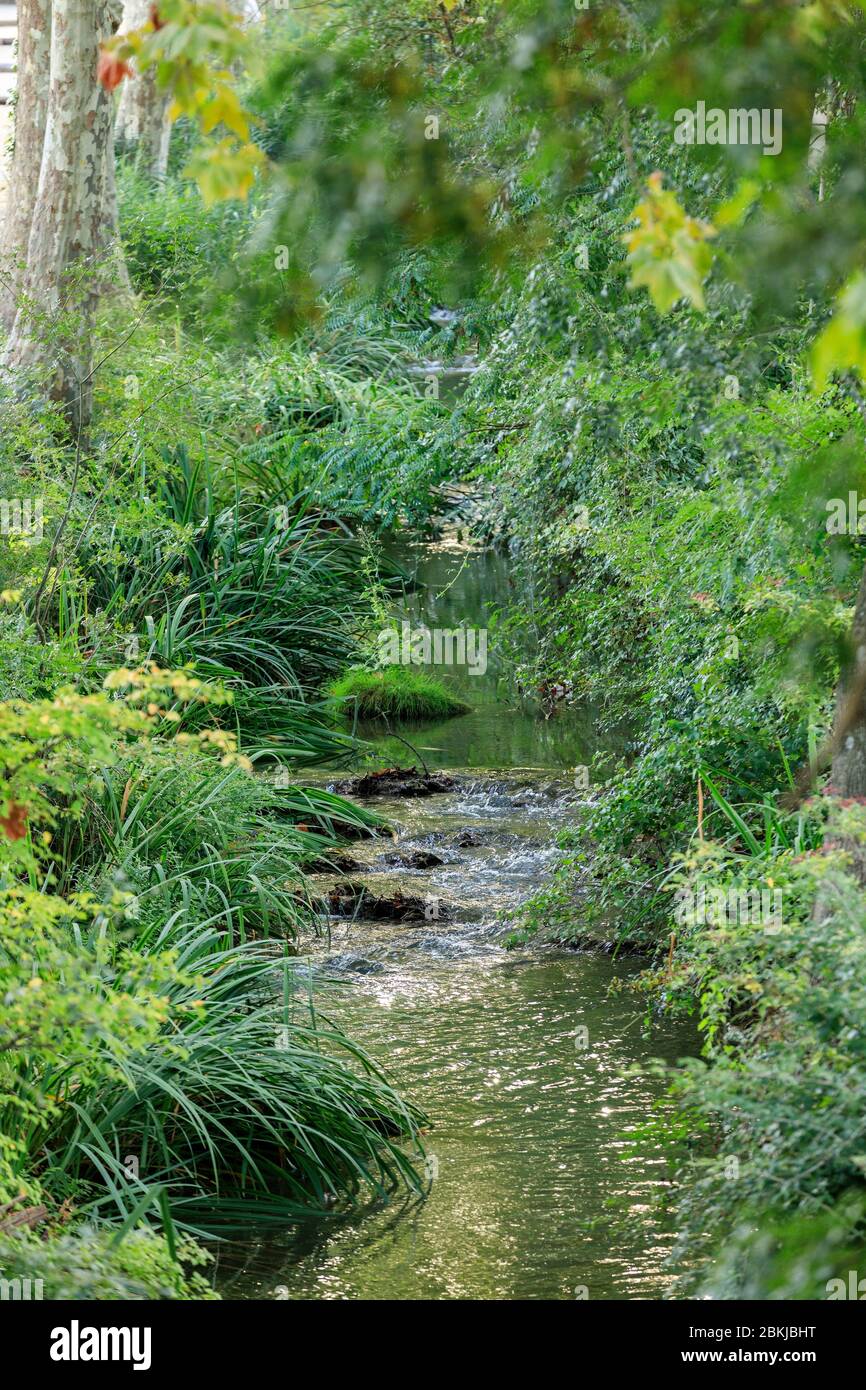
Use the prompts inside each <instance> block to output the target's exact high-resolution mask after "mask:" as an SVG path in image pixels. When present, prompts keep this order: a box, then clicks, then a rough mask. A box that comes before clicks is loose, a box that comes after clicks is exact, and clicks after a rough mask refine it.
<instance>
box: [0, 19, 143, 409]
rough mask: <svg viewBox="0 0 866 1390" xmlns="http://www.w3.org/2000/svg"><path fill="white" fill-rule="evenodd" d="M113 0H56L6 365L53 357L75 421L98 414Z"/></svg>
mask: <svg viewBox="0 0 866 1390" xmlns="http://www.w3.org/2000/svg"><path fill="white" fill-rule="evenodd" d="M115 19H116V14H115V13H114V11H113V6H112V0H53V23H52V33H51V69H50V82H49V91H48V113H47V119H46V126H45V140H44V145H43V151H42V163H41V168H40V173H39V184H38V188H37V191H36V198H35V203H34V208H33V218H32V223H31V228H30V235H29V239H28V245H27V271H26V275H25V277H24V292H25V299H24V301H23V302H22V304H21V305H20V307H19V309H18V312H17V314H16V316H15V322H14V324H13V328H12V333H11V335H10V339H9V345H8V348H7V356H6V365H7V366H8V367H10V368H13V369H21V368H26V367H29V366H33V365H36V364H37V363H38V364H46V365H49V364H50V375H51V383H50V393H51V395H52V397H53V398H54V399H56V400H61V401H63V402H64V403H65V404H66V405H67V407H68V408H69V412H70V415H71V418H72V422H73V426H74V427H81V426H82V425H84V424H86V423H87V421H88V420H89V418H90V405H91V397H92V389H91V383H90V357H91V342H92V333H91V327H90V326H91V319H92V313H93V309H94V305H95V300H96V298H97V295H98V291H99V287H100V276H101V270H100V266H99V260H100V257H101V255H102V254H103V253H104V249H105V193H106V182H107V179H106V171H107V160H108V159H109V158H111V157H112V154H111V144H112V140H111V127H112V115H113V111H112V106H113V103H112V100H111V96H110V94H109V93H108V92H106V91H105V89H104V88H103V87H102V85H101V83H100V82H99V81H98V80H97V76H96V69H97V59H98V52H99V45H100V43H101V42H104V41H105V40H106V39H107V38H108V37H109V36H110V35H111V33H112V32H113V30H114V21H115Z"/></svg>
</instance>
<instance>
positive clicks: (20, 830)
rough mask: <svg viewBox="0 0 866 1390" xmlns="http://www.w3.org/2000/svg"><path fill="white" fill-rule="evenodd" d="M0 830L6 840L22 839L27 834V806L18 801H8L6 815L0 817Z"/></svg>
mask: <svg viewBox="0 0 866 1390" xmlns="http://www.w3.org/2000/svg"><path fill="white" fill-rule="evenodd" d="M0 830H2V831H3V834H4V835H5V836H6V838H7V840H23V839H24V836H25V835H26V834H27V807H26V806H22V805H21V803H20V801H10V803H9V814H8V816H6V817H0Z"/></svg>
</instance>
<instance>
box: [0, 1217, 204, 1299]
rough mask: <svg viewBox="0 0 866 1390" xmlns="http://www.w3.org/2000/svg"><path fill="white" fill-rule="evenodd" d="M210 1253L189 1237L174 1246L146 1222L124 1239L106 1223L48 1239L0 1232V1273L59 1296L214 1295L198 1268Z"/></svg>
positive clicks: (45, 1295) (50, 1296) (49, 1295)
mask: <svg viewBox="0 0 866 1390" xmlns="http://www.w3.org/2000/svg"><path fill="white" fill-rule="evenodd" d="M209 1258H210V1257H209V1256H208V1255H207V1254H205V1252H204V1251H203V1250H202V1249H201V1248H200V1247H199V1246H197V1245H196V1244H195V1243H194V1242H193V1241H191V1240H189V1239H181V1240H179V1241H178V1242H177V1247H176V1249H175V1250H174V1251H173V1250H172V1249H171V1248H170V1246H169V1244H168V1242H167V1241H166V1239H165V1238H164V1237H163V1236H160V1235H157V1233H156V1232H154V1231H150V1230H148V1229H146V1228H143V1229H139V1230H135V1231H130V1232H128V1233H127V1234H126V1235H125V1236H124V1237H123V1239H122V1240H118V1239H117V1235H116V1233H115V1232H113V1231H112V1230H111V1229H110V1228H103V1229H99V1228H98V1227H93V1226H82V1227H78V1228H77V1229H75V1230H70V1231H65V1232H63V1233H61V1234H58V1235H55V1236H53V1237H51V1238H49V1239H44V1238H40V1237H38V1236H36V1235H28V1234H24V1235H22V1236H18V1237H16V1238H15V1239H9V1238H7V1237H5V1236H0V1278H3V1279H10V1280H12V1279H22V1280H23V1279H30V1280H31V1281H33V1280H35V1279H41V1281H42V1289H41V1292H42V1297H43V1298H46V1299H54V1300H61V1301H66V1300H73V1301H77V1300H79V1299H81V1300H86V1299H90V1300H95V1301H99V1302H103V1301H105V1300H117V1301H122V1302H131V1301H137V1300H140V1299H157V1298H172V1299H187V1300H188V1299H195V1300H196V1301H199V1300H201V1299H213V1298H216V1297H217V1295H216V1294H215V1293H214V1292H213V1291H212V1289H211V1287H210V1284H209V1283H208V1281H207V1279H206V1278H205V1277H204V1275H203V1274H202V1273H201V1272H200V1268H201V1267H202V1266H206V1265H207V1263H208V1261H209ZM31 1288H32V1282H31Z"/></svg>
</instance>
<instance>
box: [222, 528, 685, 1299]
mask: <svg viewBox="0 0 866 1390" xmlns="http://www.w3.org/2000/svg"><path fill="white" fill-rule="evenodd" d="M403 558H404V559H405V558H406V556H405V554H404V556H403ZM420 577H421V578H422V579H423V581H424V582H425V584H426V585H427V586H428V587H427V588H425V589H424V591H423V592H422V593H420V594H415V595H414V596H413V597H412V599H411V600H410V601H409V604H408V607H407V610H406V612H407V615H408V616H410V617H411V618H412V619H413V620H415V619H417V617H418V615H419V614H422V615H423V617H424V619H425V621H426V622H427V623H428V624H429V625H431V626H433V625H440V626H453V625H456V623H457V622H460V621H462V622H465V623H466V624H468V625H475V626H479V627H480V626H485V625H487V624H490V623H491V622H492V621H493V617H494V605H495V604H496V603H497V602H498V603H502V602H503V601H504V599H505V597H506V596H507V587H508V584H509V583H510V576H509V569H508V564H507V559H506V558H505V557H502V556H496V555H491V554H489V553H485V554H481V555H477V554H476V555H468V554H467V553H465V552H464V553H460V552H459V551H457V550H448V549H443V550H438V551H432V550H430V549H429V548H428V549H427V550H425V551H423V552H420ZM494 632H495V628H494ZM489 651H490V659H489V662H488V668H487V671H486V673H485V674H484V675H483V676H482V675H480V674H479V675H477V676H475V677H473V676H470V675H468V674H467V673H466V672H462V673H460V672H456V671H455V672H451V673H450V677H451V679H452V682H453V683H454V685H455V686H456V687H457V688H458V689H459V690H460V692H461V693H462V694H463V695H464V697H465V698H466V699H468V700H470V701H471V702H472V703H473V706H474V712H473V713H472V714H470V715H468V716H466V717H465V718H460V719H454V720H450V721H445V722H443V723H441V724H435V725H430V726H426V727H424V728H423V729H420V730H414V731H412V732H409V733H407V737H408V738H409V739H410V740H411V741H412V742H413V743H414V745H415V746H416V747H417V748H418V749H419V751H420V752H421V753H422V755H423V757H424V759H425V760H426V761H427V763H428V764H429V765H430V766H431V767H437V768H450V769H455V771H454V773H453V775H454V781H455V785H454V787H453V789H452V790H449V791H447V792H442V793H439V794H436V795H433V796H431V797H428V798H424V799H411V800H408V799H400V800H396V799H395V800H381V801H377V802H376V803H375V806H376V809H377V810H379V811H380V812H381V813H383V814H384V815H385V816H387V817H388V819H389V820H390V821H391V822H392V824H393V826H394V828H395V831H396V835H397V840H396V843H391V842H390V841H388V840H382V839H378V840H375V841H370V842H365V843H364V844H363V845H360V846H359V845H352V846H351V847H350V852H351V855H352V857H353V858H354V859H356V860H358V861H360V865H359V868H358V869H357V871H353V872H352V873H351V875H350V877H351V880H352V882H363V883H364V884H365V885H366V886H367V887H368V889H369V890H370V891H371V892H373V893H375V894H377V895H385V894H387V895H390V894H392V893H393V892H394V891H395V890H396V889H398V888H399V889H400V890H402V891H403V892H404V893H406V894H412V895H414V896H417V897H419V898H421V899H422V900H423V901H424V903H425V904H426V911H425V917H424V919H423V920H421V921H418V922H411V923H409V922H402V923H401V922H393V921H375V922H374V921H364V920H360V919H358V918H356V919H354V920H344V919H333V920H332V921H331V922H330V923H329V928H330V930H329V934H328V936H327V937H323V938H322V939H321V940H320V941H319V942H317V943H316V944H315V947H314V948H313V949H312V951H311V954H310V965H311V968H312V969H313V971H314V973H315V974H316V975H317V976H318V977H319V978H320V979H321V981H322V985H323V994H324V996H325V998H326V1000H327V1011H328V1013H329V1014H330V1015H331V1016H332V1017H335V1018H336V1019H338V1020H339V1022H340V1023H341V1024H342V1026H343V1027H344V1028H345V1029H346V1031H347V1032H348V1033H349V1035H350V1036H351V1037H352V1038H353V1039H355V1040H356V1041H357V1042H359V1043H360V1044H361V1045H362V1046H364V1047H365V1048H366V1050H367V1051H368V1052H369V1053H370V1054H371V1055H372V1056H373V1057H374V1058H375V1059H376V1060H377V1061H379V1062H380V1063H381V1064H382V1065H383V1066H384V1067H385V1068H386V1069H387V1072H388V1074H389V1077H390V1078H391V1079H392V1081H393V1082H394V1083H395V1084H396V1085H397V1087H398V1088H399V1089H400V1090H401V1092H402V1093H403V1094H404V1095H406V1096H407V1097H411V1098H412V1099H413V1100H415V1101H416V1102H417V1103H418V1104H419V1105H420V1106H421V1107H422V1108H423V1109H424V1111H425V1112H426V1113H427V1114H428V1115H429V1117H430V1120H431V1123H432V1128H431V1131H430V1133H429V1135H428V1136H427V1137H426V1146H427V1149H428V1176H429V1178H430V1183H429V1190H428V1193H427V1195H426V1196H425V1197H424V1198H423V1199H420V1200H419V1199H417V1198H413V1199H411V1200H410V1199H407V1200H405V1201H401V1200H395V1201H393V1202H392V1203H391V1204H389V1205H385V1204H382V1205H378V1206H377V1205H374V1206H372V1207H371V1208H370V1209H369V1210H368V1211H367V1212H365V1213H362V1214H361V1215H359V1216H354V1217H352V1218H346V1217H345V1216H339V1215H333V1214H323V1215H322V1216H320V1217H317V1218H315V1219H311V1220H310V1221H309V1222H307V1223H305V1224H304V1225H302V1227H301V1228H300V1229H298V1228H294V1229H292V1230H291V1231H287V1232H286V1233H285V1234H284V1235H281V1236H277V1237H269V1238H268V1239H267V1240H261V1241H257V1242H255V1243H253V1244H250V1245H245V1246H244V1247H243V1248H242V1249H241V1250H240V1251H239V1250H238V1249H237V1248H235V1249H234V1250H232V1251H230V1252H223V1254H222V1255H221V1257H220V1266H221V1287H222V1290H223V1293H224V1295H225V1296H228V1297H235V1298H275V1297H276V1298H289V1299H400V1300H412V1299H475V1300H483V1299H496V1300H508V1299H521V1300H522V1299H573V1298H582V1297H590V1298H608V1299H609V1298H652V1297H658V1296H659V1295H660V1294H661V1293H662V1292H663V1290H664V1286H665V1283H666V1275H665V1273H664V1271H663V1268H662V1266H663V1261H664V1258H665V1254H666V1251H667V1249H668V1245H669V1236H668V1234H667V1233H666V1231H665V1230H664V1226H663V1222H662V1220H661V1218H660V1216H659V1214H658V1212H657V1210H656V1209H655V1208H654V1200H655V1198H656V1197H657V1196H658V1195H659V1193H660V1192H661V1190H662V1188H663V1185H664V1184H665V1182H666V1180H667V1172H666V1167H665V1163H664V1160H663V1158H662V1156H661V1154H660V1152H659V1151H658V1148H657V1147H656V1145H655V1144H654V1142H653V1141H652V1140H650V1139H649V1138H647V1137H646V1136H645V1135H644V1134H642V1133H641V1129H642V1126H643V1125H644V1124H645V1122H646V1121H647V1120H648V1118H649V1117H650V1115H651V1113H652V1111H653V1107H654V1105H655V1104H656V1103H657V1102H658V1101H659V1100H660V1097H661V1095H662V1092H663V1085H662V1083H661V1082H660V1081H659V1080H658V1079H657V1078H655V1077H654V1076H651V1075H650V1074H648V1073H646V1072H642V1071H639V1070H638V1069H637V1068H636V1067H635V1065H634V1064H635V1063H641V1062H645V1061H647V1060H649V1059H650V1058H652V1057H662V1058H665V1059H666V1060H668V1061H671V1062H672V1061H673V1060H675V1059H676V1057H678V1056H680V1055H682V1054H683V1053H685V1052H692V1051H694V1039H693V1036H692V1034H691V1032H690V1031H687V1030H684V1029H682V1028H674V1027H671V1026H667V1027H665V1028H664V1029H663V1030H658V1029H656V1030H654V1032H653V1034H652V1036H651V1038H649V1039H648V1038H647V1037H645V1036H644V1031H643V1024H642V1019H641V1016H640V1015H641V1009H640V1004H639V1001H638V1000H637V999H636V998H635V996H634V994H633V993H631V992H629V991H628V990H622V989H617V990H615V991H614V992H612V991H611V988H610V987H611V986H612V985H617V984H619V985H621V984H622V983H623V982H625V981H627V979H628V977H629V976H631V975H633V974H634V972H635V971H636V969H637V968H638V967H637V966H636V964H635V962H633V961H628V960H616V961H615V960H612V959H611V958H610V957H608V956H599V955H593V954H582V953H577V952H574V951H569V950H565V949H562V948H557V947H551V946H538V945H529V946H520V947H517V948H516V949H510V950H509V949H507V948H506V945H505V939H506V937H507V935H508V930H509V928H508V921H507V919H508V916H509V914H511V913H513V911H514V909H515V908H516V907H517V906H518V905H519V904H520V902H521V901H522V900H523V899H525V898H526V897H527V896H528V895H529V894H531V893H532V892H533V891H535V890H537V889H538V888H539V887H540V886H541V885H542V884H543V883H544V882H545V879H546V877H547V876H548V874H549V872H550V871H551V869H552V867H553V865H554V863H555V860H556V854H557V851H556V846H555V837H556V834H557V831H558V830H560V829H562V828H564V827H566V826H568V825H569V824H573V823H574V821H575V819H576V817H577V816H578V815H579V814H580V806H579V804H578V802H577V794H576V793H575V791H574V789H573V786H572V779H571V774H570V769H571V768H573V767H574V766H575V765H576V764H581V763H588V762H589V760H590V756H591V753H592V751H593V740H592V728H591V718H590V717H589V715H588V714H587V713H586V711H580V710H570V709H563V710H561V711H560V712H559V713H558V714H556V715H554V716H553V717H552V718H551V719H549V720H544V719H543V718H541V717H540V716H539V713H538V711H537V709H532V708H531V707H529V706H526V705H522V704H520V703H515V700H514V696H513V684H512V682H511V681H510V679H509V672H508V670H507V668H506V667H505V664H504V662H503V660H502V659H501V658H500V657H499V656H497V652H496V642H495V641H494V640H493V639H492V637H491V642H490V649H489ZM437 674H439V673H438V672H437ZM401 732H406V731H405V730H404V731H401ZM380 743H381V745H382V751H383V753H385V754H389V753H390V754H394V755H395V756H394V757H393V758H392V761H393V760H396V756H397V755H401V756H400V761H401V762H402V763H403V764H404V765H405V764H406V762H407V760H408V761H411V758H410V756H409V754H408V750H407V749H406V747H405V745H401V744H400V743H399V742H398V741H395V740H393V739H389V738H387V737H386V738H382V739H380ZM521 764H522V766H521ZM413 851H425V852H427V853H430V854H433V855H435V856H436V858H437V859H438V860H440V861H441V862H439V863H438V864H434V865H433V866H432V867H430V868H426V869H418V868H409V867H406V866H405V865H403V866H401V865H400V864H395V863H393V862H392V861H393V858H394V855H395V854H397V855H398V856H408V855H410V854H411V853H412V852H413ZM323 883H324V884H327V883H329V880H324V881H323Z"/></svg>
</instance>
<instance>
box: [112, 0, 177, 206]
mask: <svg viewBox="0 0 866 1390" xmlns="http://www.w3.org/2000/svg"><path fill="white" fill-rule="evenodd" d="M149 14H150V3H149V0H125V4H124V7H123V19H122V21H121V24H120V32H121V33H126V32H127V31H128V30H130V29H138V28H140V27H141V25H142V24H146V23H147V19H148V16H149ZM133 66H134V64H133ZM170 102H171V94H170V93H169V92H168V91H166V90H163V89H161V88H159V87H158V86H157V84H156V72H155V71H154V69H153V68H149V69H148V70H147V72H144V73H136V74H135V76H134V77H132V78H128V79H127V80H126V81H125V82H124V83H123V86H122V87H121V89H120V103H119V105H118V108H117V120H116V122H115V126H114V134H115V138H116V140H117V143H118V145H119V146H127V145H128V146H130V147H133V148H135V151H136V160H137V163H138V165H139V168H141V169H142V170H143V171H144V173H146V174H148V175H149V176H150V177H151V178H154V179H164V178H165V171H166V168H167V166H168V146H169V141H170V139H171V122H170V121H169V119H168V108H169V105H170Z"/></svg>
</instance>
